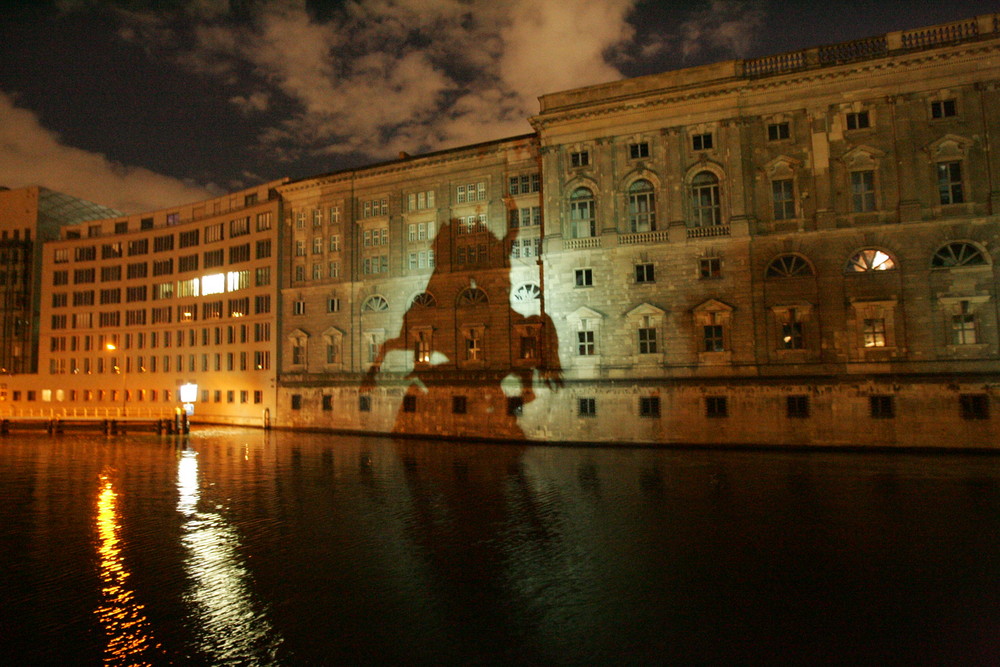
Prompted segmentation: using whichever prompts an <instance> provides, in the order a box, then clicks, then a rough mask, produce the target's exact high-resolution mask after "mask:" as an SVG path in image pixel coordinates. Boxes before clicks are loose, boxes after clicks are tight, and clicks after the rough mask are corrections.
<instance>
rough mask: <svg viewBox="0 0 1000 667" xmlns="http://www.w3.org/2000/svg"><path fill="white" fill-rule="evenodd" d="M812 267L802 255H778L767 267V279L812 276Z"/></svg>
mask: <svg viewBox="0 0 1000 667" xmlns="http://www.w3.org/2000/svg"><path fill="white" fill-rule="evenodd" d="M812 274H813V269H812V266H811V265H810V264H809V262H807V261H806V259H805V257H802V256H801V255H793V254H788V255H778V256H777V257H775V258H774V260H773V261H772V262H771V263H770V264H768V265H767V271H765V272H764V277H765V278H791V277H792V276H811V275H812Z"/></svg>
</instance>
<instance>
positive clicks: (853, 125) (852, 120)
mask: <svg viewBox="0 0 1000 667" xmlns="http://www.w3.org/2000/svg"><path fill="white" fill-rule="evenodd" d="M866 127H871V123H870V121H869V118H868V112H867V111H858V112H854V113H849V114H847V129H848V130H863V129H864V128H866Z"/></svg>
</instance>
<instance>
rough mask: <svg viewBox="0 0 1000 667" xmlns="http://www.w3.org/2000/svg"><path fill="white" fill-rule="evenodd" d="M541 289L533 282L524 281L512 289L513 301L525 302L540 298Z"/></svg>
mask: <svg viewBox="0 0 1000 667" xmlns="http://www.w3.org/2000/svg"><path fill="white" fill-rule="evenodd" d="M541 296H542V290H541V289H539V288H538V285H536V284H535V283H525V284H523V285H521V286H520V287H518V288H517V289H516V290H515V291H514V301H515V302H517V303H527V302H529V301H534V300H536V299H539V298H541Z"/></svg>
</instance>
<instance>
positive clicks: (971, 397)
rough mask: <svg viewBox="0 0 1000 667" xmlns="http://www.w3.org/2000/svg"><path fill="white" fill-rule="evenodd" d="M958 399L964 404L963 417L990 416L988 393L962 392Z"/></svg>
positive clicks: (983, 417)
mask: <svg viewBox="0 0 1000 667" xmlns="http://www.w3.org/2000/svg"><path fill="white" fill-rule="evenodd" d="M958 399H959V403H960V405H961V406H962V419H989V418H990V397H989V396H988V395H987V394H962V395H960V396H959V397H958Z"/></svg>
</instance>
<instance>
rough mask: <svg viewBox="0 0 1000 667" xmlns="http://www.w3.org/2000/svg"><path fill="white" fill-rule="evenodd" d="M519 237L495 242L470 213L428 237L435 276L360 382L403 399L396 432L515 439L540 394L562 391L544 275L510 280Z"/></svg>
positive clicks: (410, 298) (412, 297) (412, 296)
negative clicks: (526, 412) (510, 252)
mask: <svg viewBox="0 0 1000 667" xmlns="http://www.w3.org/2000/svg"><path fill="white" fill-rule="evenodd" d="M473 218H478V219H477V220H475V221H474V220H473ZM518 231H519V230H518V229H517V228H512V229H509V230H508V231H507V233H506V235H505V236H504V237H503V238H497V237H496V236H494V235H493V234H492V233H491V232H490V231H489V229H488V227H487V225H486V223H485V219H484V218H482V217H479V216H469V217H468V218H465V219H461V218H456V219H452V220H451V221H450V222H449V223H446V224H444V225H443V226H442V227H441V229H440V230H439V232H438V234H437V236H436V237H435V238H434V242H433V250H434V258H435V268H434V271H433V273H432V274H431V276H430V278H429V279H428V281H427V283H426V285H425V286H424V288H423V289H422V290H419V291H412V292H410V293H408V294H406V295H405V296H406V299H407V300H406V303H407V304H408V305H407V310H406V312H405V314H404V315H403V320H402V323H401V325H400V328H399V332H398V334H397V335H396V336H395V337H394V338H391V339H388V340H386V341H385V342H384V343H383V344H382V345H381V346H380V348H379V350H378V354H377V355H376V357H375V359H374V362H373V363H372V365H371V367H370V369H369V371H368V373H367V376H366V379H365V382H364V383H363V385H362V392H367V391H370V390H371V389H372V388H373V387H374V386H375V385H376V384H378V385H379V386H381V387H386V388H389V387H392V385H396V386H397V388H398V389H399V390H400V392H401V393H402V400H401V403H400V404H399V406H398V411H397V414H396V419H395V424H394V427H393V429H392V432H393V433H420V434H428V435H434V434H441V435H449V436H457V437H461V436H463V435H466V434H467V435H470V436H472V435H477V436H480V437H482V436H483V435H486V436H487V437H491V438H504V439H506V438H510V439H514V440H520V439H523V438H524V437H525V433H524V432H523V430H522V428H521V424H520V417H521V416H522V414H523V411H524V408H525V406H526V405H528V404H529V403H531V402H532V401H534V400H535V399H536V397H537V391H536V390H538V389H539V388H540V387H541V386H543V385H544V386H546V387H548V388H549V389H556V388H558V387H559V386H561V384H562V375H561V367H560V363H559V356H558V349H559V348H558V341H557V337H556V336H557V334H556V331H555V328H554V327H553V325H552V321H551V319H550V318H549V317H548V315H547V314H546V313H545V308H544V296H543V290H542V285H541V277H540V276H541V274H540V270H539V272H538V273H534V274H533V275H534V276H536V277H535V280H537V281H538V282H530V281H529V282H525V283H521V284H515V282H516V281H515V280H514V279H513V278H512V269H511V263H510V258H509V255H508V249H509V248H510V244H511V241H513V239H514V237H516V236H517V234H518ZM401 296H403V295H401ZM383 371H385V372H383Z"/></svg>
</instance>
